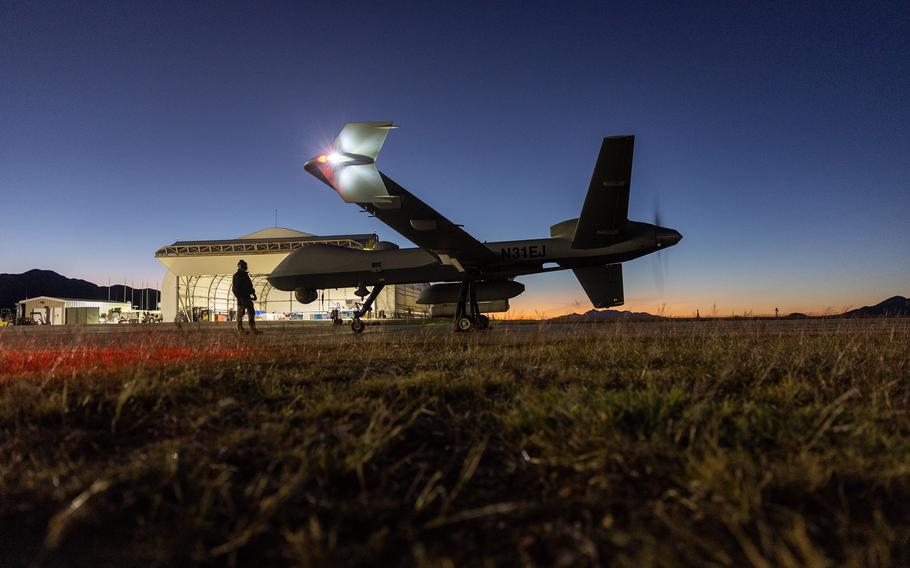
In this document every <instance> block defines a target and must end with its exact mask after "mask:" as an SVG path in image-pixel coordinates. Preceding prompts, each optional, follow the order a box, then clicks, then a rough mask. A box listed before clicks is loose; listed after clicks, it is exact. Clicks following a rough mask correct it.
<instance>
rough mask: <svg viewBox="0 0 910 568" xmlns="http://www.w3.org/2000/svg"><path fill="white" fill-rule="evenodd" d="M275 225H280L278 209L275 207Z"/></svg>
mask: <svg viewBox="0 0 910 568" xmlns="http://www.w3.org/2000/svg"><path fill="white" fill-rule="evenodd" d="M275 226H276V227H277V226H278V210H277V209H275Z"/></svg>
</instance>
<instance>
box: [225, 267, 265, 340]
mask: <svg viewBox="0 0 910 568" xmlns="http://www.w3.org/2000/svg"><path fill="white" fill-rule="evenodd" d="M231 290H232V291H233V292H234V297H235V298H237V331H239V332H240V333H244V329H243V315H244V312H246V313H247V314H248V316H249V318H250V331H252V332H253V333H260V332H259V331H257V330H256V308H254V307H253V301H254V300H256V291H255V290H254V289H253V281H252V280H250V275H249V274H248V273H247V266H246V261H244V260H241V261H240V262H238V263H237V272H235V273H234V279H233V281H232V282H231Z"/></svg>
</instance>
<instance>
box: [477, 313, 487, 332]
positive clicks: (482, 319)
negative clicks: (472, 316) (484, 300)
mask: <svg viewBox="0 0 910 568" xmlns="http://www.w3.org/2000/svg"><path fill="white" fill-rule="evenodd" d="M489 327H490V318H488V317H487V316H485V315H482V314H481V315H479V316H477V329H487V328H489Z"/></svg>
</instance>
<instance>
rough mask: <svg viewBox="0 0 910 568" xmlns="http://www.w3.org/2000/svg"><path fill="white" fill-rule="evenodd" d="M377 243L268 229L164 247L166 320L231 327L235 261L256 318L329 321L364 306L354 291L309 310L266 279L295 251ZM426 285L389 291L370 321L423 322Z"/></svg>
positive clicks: (324, 298)
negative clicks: (246, 280)
mask: <svg viewBox="0 0 910 568" xmlns="http://www.w3.org/2000/svg"><path fill="white" fill-rule="evenodd" d="M378 241H379V239H378V237H377V236H376V235H374V234H365V235H335V236H323V237H320V236H315V235H311V234H309V233H303V232H301V231H294V230H292V229H285V228H282V227H270V228H267V229H263V230H261V231H256V232H255V233H250V234H249V235H244V236H242V237H238V238H236V239H230V240H211V241H178V242H175V243H174V244H172V245H168V246H165V247H161V248H160V249H158V251H157V252H155V258H156V259H157V260H158V261H159V262H160V263H161V264H163V265H164V266H165V268H167V272H166V273H165V275H164V280H163V281H162V284H161V301H160V303H159V305H158V309H160V310H161V314H162V320H163V321H165V322H170V321H228V320H230V319H233V317H234V315H235V311H236V309H237V301H236V300H235V299H234V295H233V293H232V292H231V277H232V276H233V274H234V272H236V271H237V261H239V260H241V259H243V260H245V261H246V263H247V266H248V271H249V274H250V279H251V280H252V281H253V287H254V288H255V289H256V297H257V301H256V302H255V306H256V311H257V317H258V318H260V319H265V320H279V319H308V320H322V319H325V320H328V319H329V318H330V315H329V314H330V312H331V310H333V309H338V310H339V311H340V312H341V314H342V316H343V317H344V316H347V317H350V314H351V313H352V311H353V310H354V309H355V307H356V303H358V302H360V298H358V297H357V296H355V295H354V288H342V289H337V290H322V291H320V293H319V298H318V299H317V300H316V301H314V302H312V303H310V304H301V303H300V302H298V301H297V300H296V299H295V298H294V293H293V292H282V291H280V290H275V289H273V288H272V286H271V284H269V283H268V280H266V278H267V277H268V275H269V274H271V272H272V271H273V270H274V269H275V267H276V266H278V264H279V263H280V262H281V261H282V260H284V259H285V257H287V255H289V254H290V253H291V252H293V251H294V250H296V249H298V248H300V247H304V246H307V245H311V244H332V245H338V246H345V247H351V248H361V249H363V248H370V247H372V246H374V245H375V244H376V243H377V242H378ZM424 288H426V285H425V284H406V285H395V286H386V287H385V288H384V289H383V291H382V292H381V293H380V294H379V297H378V298H377V299H376V303H375V304H374V306H373V311H372V317H422V316H425V315H426V313H427V308H428V306H422V305H418V304H417V303H416V300H417V297H418V296H419V295H420V292H421V291H423V289H424Z"/></svg>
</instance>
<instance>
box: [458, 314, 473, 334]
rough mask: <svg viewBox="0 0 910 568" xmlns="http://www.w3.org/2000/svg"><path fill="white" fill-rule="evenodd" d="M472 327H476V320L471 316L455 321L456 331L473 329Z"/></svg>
mask: <svg viewBox="0 0 910 568" xmlns="http://www.w3.org/2000/svg"><path fill="white" fill-rule="evenodd" d="M472 327H474V322H473V321H472V320H471V318H469V317H462V318H458V321H457V322H455V331H471V328H472Z"/></svg>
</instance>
